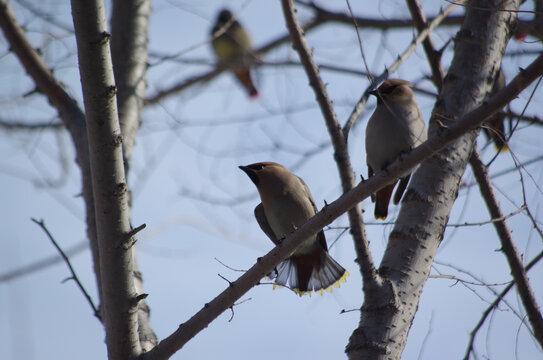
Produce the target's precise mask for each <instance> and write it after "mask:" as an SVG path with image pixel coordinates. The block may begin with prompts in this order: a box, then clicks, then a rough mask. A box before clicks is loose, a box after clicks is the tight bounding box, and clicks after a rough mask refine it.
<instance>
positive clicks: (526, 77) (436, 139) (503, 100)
mask: <svg viewBox="0 0 543 360" xmlns="http://www.w3.org/2000/svg"><path fill="white" fill-rule="evenodd" d="M542 74H543V55H541V56H540V57H538V58H537V59H536V60H535V61H534V62H533V63H532V64H531V65H530V66H528V67H527V68H526V69H525V70H524V71H522V72H521V73H519V74H518V75H517V76H516V77H515V78H514V79H513V80H512V81H511V82H510V83H509V84H508V85H507V86H506V87H505V88H503V89H502V90H501V91H500V92H498V93H497V94H496V95H495V96H493V97H492V98H490V99H489V100H488V101H487V102H485V103H484V104H482V105H481V106H479V107H478V108H476V109H474V110H472V111H471V112H469V113H467V114H466V115H465V116H464V117H463V118H461V119H459V120H458V121H456V122H454V123H452V124H451V125H450V126H449V127H448V128H443V129H441V131H439V132H436V133H435V134H434V135H433V136H431V137H430V138H429V139H428V140H427V141H426V142H424V143H423V144H421V145H420V146H419V147H417V148H416V149H414V150H413V151H411V153H409V154H408V155H406V156H405V157H403V158H402V159H398V160H396V161H395V162H393V163H392V164H391V165H390V166H389V167H388V169H386V170H384V171H381V172H380V173H378V174H376V175H375V176H373V177H371V178H370V179H368V180H365V181H363V182H362V183H360V184H358V185H357V186H356V187H355V188H353V189H352V190H351V191H349V192H347V193H345V194H343V195H342V196H340V197H339V198H338V199H337V200H335V201H334V202H332V203H329V204H328V205H327V206H325V207H324V208H323V209H322V210H321V211H319V212H318V213H317V214H316V215H315V216H313V217H312V218H311V219H309V220H308V221H307V222H306V223H305V224H304V225H302V226H301V227H300V228H298V229H297V230H296V231H294V232H293V233H291V234H290V235H289V236H287V237H286V238H285V239H284V240H283V242H282V243H281V244H280V245H278V246H276V247H275V248H273V249H272V250H271V251H270V252H268V253H267V254H266V255H264V256H263V257H261V258H259V259H258V261H257V262H256V264H255V265H253V266H252V267H251V268H250V269H249V270H247V272H245V273H244V274H243V275H242V276H240V277H239V278H238V279H237V280H236V281H234V282H232V284H231V285H229V286H228V288H227V289H225V290H224V291H223V292H222V293H220V294H219V295H218V296H217V297H215V298H214V299H213V300H212V301H210V302H209V303H206V304H205V305H204V307H203V308H202V309H201V310H200V311H198V312H197V313H196V314H195V315H193V316H192V317H191V318H190V319H189V320H187V321H186V322H185V323H183V324H181V325H180V326H179V328H178V329H177V330H176V331H175V332H174V333H172V334H171V335H169V336H168V337H167V338H165V339H164V340H162V341H160V342H159V344H158V345H157V346H156V347H155V348H153V349H152V350H150V351H149V352H147V353H145V354H142V355H141V356H140V359H145V360H149V359H152V360H155V359H156V360H158V359H166V358H169V357H170V356H172V355H173V354H174V353H175V352H177V351H178V350H180V349H181V348H182V347H183V346H184V345H185V344H186V343H187V342H188V341H189V340H190V339H192V338H193V337H194V336H195V335H196V334H198V333H199V332H200V331H201V330H203V329H204V328H206V327H207V326H208V325H209V323H210V322H211V321H213V320H214V319H215V318H216V317H218V316H219V315H220V314H221V313H222V312H224V311H225V310H228V309H229V308H230V306H232V304H234V303H235V302H236V301H237V300H238V299H239V298H240V297H241V296H243V295H244V294H245V293H246V292H247V291H249V290H250V289H251V287H253V286H254V285H256V284H258V283H259V281H260V279H262V278H263V277H264V276H265V275H266V274H268V273H269V272H270V271H272V270H273V268H274V267H275V266H276V265H277V264H278V263H279V262H281V261H282V260H283V259H285V258H286V257H287V256H289V255H290V254H291V253H292V251H293V250H294V249H295V248H296V247H298V246H299V245H300V244H301V243H302V242H303V241H304V239H306V238H307V237H309V236H311V235H312V234H315V233H316V232H317V231H319V230H320V229H322V228H324V227H325V226H327V225H329V224H330V223H332V222H333V221H334V220H335V219H337V218H338V217H339V216H340V215H342V214H343V213H345V212H347V211H348V210H349V209H351V208H352V207H354V206H356V205H357V204H358V203H359V202H360V201H362V200H363V199H365V198H367V197H369V196H370V195H371V194H372V193H374V192H376V191H377V190H379V189H381V188H382V187H384V186H386V185H387V184H389V183H391V182H392V181H394V180H395V179H396V178H397V177H399V176H400V175H401V174H404V173H406V172H409V171H410V170H411V169H413V168H414V167H415V166H416V165H417V164H419V163H421V162H422V161H424V160H426V159H428V158H429V157H430V156H432V155H433V154H434V153H435V152H436V151H439V150H440V149H442V148H443V147H445V146H447V145H449V144H451V143H452V142H453V141H455V140H457V139H458V138H459V137H461V136H462V135H464V134H465V133H466V132H468V131H472V130H474V129H476V128H477V127H478V126H479V125H480V124H481V123H482V122H483V121H484V120H485V119H486V118H487V117H488V116H490V115H492V114H493V113H494V112H496V111H498V109H501V108H503V107H504V105H505V104H507V103H508V102H510V101H511V100H513V99H514V98H515V97H516V96H517V95H518V94H519V93H520V92H521V91H522V90H524V89H525V88H526V87H527V86H529V85H530V84H531V83H532V82H533V81H534V79H536V78H537V77H538V76H541V75H542Z"/></svg>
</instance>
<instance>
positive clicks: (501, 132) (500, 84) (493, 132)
mask: <svg viewBox="0 0 543 360" xmlns="http://www.w3.org/2000/svg"><path fill="white" fill-rule="evenodd" d="M504 87H505V77H504V76H503V71H502V70H501V69H500V70H499V71H498V74H496V79H495V80H494V84H493V85H492V89H491V91H490V93H489V94H488V96H489V97H491V96H494V95H495V94H496V93H497V92H498V91H500V90H501V89H503V88H504ZM504 122H505V115H504V113H503V112H502V111H501V110H500V111H498V112H496V113H494V114H493V115H492V116H490V117H489V118H488V119H487V120H486V121H485V123H484V125H483V132H484V134H485V135H486V137H487V138H489V139H490V140H492V142H493V143H494V147H495V148H496V150H498V151H504V152H505V151H507V150H508V147H507V142H506V141H505V124H504Z"/></svg>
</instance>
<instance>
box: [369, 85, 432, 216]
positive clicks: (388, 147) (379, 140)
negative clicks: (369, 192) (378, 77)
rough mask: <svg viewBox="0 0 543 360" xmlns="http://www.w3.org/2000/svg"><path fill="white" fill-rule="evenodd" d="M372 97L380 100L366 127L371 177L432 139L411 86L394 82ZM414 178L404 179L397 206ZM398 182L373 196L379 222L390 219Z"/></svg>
mask: <svg viewBox="0 0 543 360" xmlns="http://www.w3.org/2000/svg"><path fill="white" fill-rule="evenodd" d="M370 94H371V95H374V96H375V97H377V107H376V108H375V111H374V113H373V115H372V116H371V118H370V119H369V121H368V125H367V127H366V162H367V165H368V177H371V176H373V174H374V173H377V172H379V171H381V170H383V169H385V168H386V167H387V166H388V165H390V164H391V163H392V162H394V160H396V159H397V158H398V157H399V156H400V155H401V154H402V153H406V152H409V151H410V150H411V149H413V148H415V147H417V146H419V145H420V144H421V143H422V142H424V141H426V139H427V136H428V135H427V132H426V126H425V125H424V120H423V119H422V114H421V112H420V109H419V105H418V104H417V100H416V99H415V94H413V91H411V84H410V83H409V82H407V81H405V80H400V79H390V80H387V81H385V82H383V84H381V86H379V88H377V89H376V90H373V91H372V92H370ZM410 177H411V174H410V173H409V174H404V175H403V177H401V178H400V184H399V185H398V188H397V189H396V193H395V194H394V204H398V203H399V202H400V200H401V198H402V195H403V193H404V191H405V189H406V187H407V184H408V183H409V178H410ZM397 182H398V180H395V181H394V182H393V183H392V184H389V185H387V186H385V187H384V188H382V189H381V190H379V191H377V194H376V195H374V196H372V201H375V218H376V219H383V220H384V219H386V217H387V215H388V204H389V202H390V198H391V196H392V191H393V190H394V187H395V186H396V183H397Z"/></svg>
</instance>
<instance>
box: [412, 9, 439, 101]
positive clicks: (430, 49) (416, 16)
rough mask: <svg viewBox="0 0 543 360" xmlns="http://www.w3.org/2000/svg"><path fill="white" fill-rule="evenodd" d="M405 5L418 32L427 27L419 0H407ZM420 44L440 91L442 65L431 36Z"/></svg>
mask: <svg viewBox="0 0 543 360" xmlns="http://www.w3.org/2000/svg"><path fill="white" fill-rule="evenodd" d="M407 6H408V7H409V12H410V13H411V17H412V18H413V22H414V23H415V26H416V27H417V30H418V32H419V33H421V32H423V31H424V29H426V27H427V24H428V21H427V20H426V16H425V15H424V13H423V12H422V6H421V5H420V2H419V1H418V0H407ZM422 46H423V47H424V52H425V53H426V58H427V59H428V63H430V69H431V70H432V81H433V82H434V84H435V85H436V87H437V89H438V91H440V90H441V87H442V86H443V77H444V71H443V67H442V66H441V54H440V53H439V52H438V51H436V49H435V46H434V41H433V40H432V36H431V35H430V34H428V37H427V38H426V39H424V41H423V42H422Z"/></svg>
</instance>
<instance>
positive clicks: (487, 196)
mask: <svg viewBox="0 0 543 360" xmlns="http://www.w3.org/2000/svg"><path fill="white" fill-rule="evenodd" d="M407 4H408V6H409V10H410V11H411V15H412V16H413V20H414V21H415V23H416V24H417V28H418V30H419V31H420V30H421V28H422V27H423V26H424V23H425V19H424V14H423V13H422V9H421V6H420V3H419V2H418V0H407ZM424 51H425V52H426V57H427V58H428V62H429V64H430V67H431V69H432V80H433V81H434V83H435V84H436V86H437V87H438V89H441V86H442V84H443V79H442V76H443V69H442V67H441V63H440V62H439V58H438V57H436V51H435V49H434V46H433V44H432V42H431V38H430V37H428V38H427V39H426V40H425V42H424ZM469 163H470V165H471V167H472V169H473V173H474V175H475V178H476V180H477V183H478V184H479V188H480V190H481V194H482V195H483V198H484V200H485V203H486V206H487V208H488V211H489V213H490V216H491V218H492V219H500V220H498V221H494V222H493V224H494V227H495V228H496V232H497V233H498V237H499V238H500V241H501V243H502V250H503V251H504V253H505V256H506V258H507V261H508V262H509V267H510V268H511V272H512V274H513V278H514V280H515V283H516V284H517V288H518V291H519V295H520V297H521V299H522V303H523V305H524V307H525V308H526V312H527V313H528V319H529V321H530V324H531V325H532V328H533V329H534V334H535V337H536V339H537V340H538V341H539V343H540V345H541V346H542V348H543V317H542V316H541V312H540V310H539V305H538V304H537V301H536V299H535V296H534V294H533V291H532V289H531V286H530V282H529V281H528V278H527V275H526V272H525V270H524V268H523V266H522V260H521V257H520V254H519V253H518V250H517V248H516V246H515V242H514V239H513V235H512V234H511V230H510V229H509V227H508V225H507V222H506V221H505V217H504V214H503V211H502V210H501V207H500V204H499V201H498V199H497V197H496V195H495V193H494V187H493V185H492V182H491V180H490V177H489V176H488V171H487V167H486V166H485V165H484V164H483V162H482V160H481V155H480V154H479V151H478V150H477V147H475V148H474V149H473V153H472V154H471V157H470V159H469Z"/></svg>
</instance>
